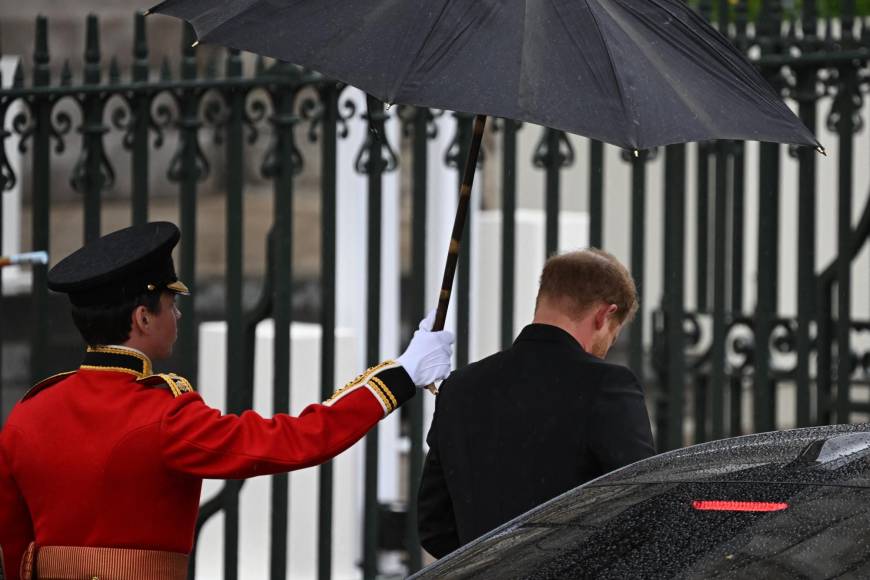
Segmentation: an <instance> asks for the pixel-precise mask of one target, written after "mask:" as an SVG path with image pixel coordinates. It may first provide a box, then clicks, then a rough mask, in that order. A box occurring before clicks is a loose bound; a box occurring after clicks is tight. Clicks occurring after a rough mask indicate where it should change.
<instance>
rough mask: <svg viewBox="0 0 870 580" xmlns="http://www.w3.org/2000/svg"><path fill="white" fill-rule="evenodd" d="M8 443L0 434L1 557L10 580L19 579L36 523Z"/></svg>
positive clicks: (7, 577) (7, 578)
mask: <svg viewBox="0 0 870 580" xmlns="http://www.w3.org/2000/svg"><path fill="white" fill-rule="evenodd" d="M4 445H5V442H4V439H3V435H2V434H0V549H2V555H0V560H2V566H3V571H4V572H5V574H6V580H18V566H19V564H20V562H21V556H22V555H23V554H24V551H25V550H26V549H27V546H28V544H30V542H32V541H33V523H32V522H31V521H30V512H29V511H28V510H27V505H26V504H25V503H24V499H23V498H22V497H21V492H20V491H19V489H18V486H17V484H16V483H15V480H14V479H13V477H12V470H11V469H10V467H9V463H8V462H7V459H6V451H5V449H4Z"/></svg>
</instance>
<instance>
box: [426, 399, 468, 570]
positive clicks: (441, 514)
mask: <svg viewBox="0 0 870 580" xmlns="http://www.w3.org/2000/svg"><path fill="white" fill-rule="evenodd" d="M441 392H442V394H443V393H444V386H443V385H442V389H441ZM441 396H442V395H439V399H440V397H441ZM437 429H438V410H437V402H436V410H435V416H434V417H433V419H432V427H431V428H430V429H429V434H428V435H427V437H426V442H427V443H428V444H429V453H428V454H427V455H426V462H425V463H424V464H423V476H422V477H421V479H420V492H419V494H418V496H417V531H418V532H419V535H420V544H421V545H422V546H423V548H424V549H425V550H426V551H427V552H429V553H430V554H432V555H433V556H435V557H436V558H443V557H444V556H446V555H447V554H449V553H450V552H452V551H453V550H455V549H456V548H458V547H459V533H458V532H457V530H456V517H455V515H454V513H453V501H452V500H451V499H450V491H449V490H448V489H447V480H446V479H445V477H444V470H443V469H442V467H441V460H440V458H439V456H438V436H437Z"/></svg>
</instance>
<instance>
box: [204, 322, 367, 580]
mask: <svg viewBox="0 0 870 580" xmlns="http://www.w3.org/2000/svg"><path fill="white" fill-rule="evenodd" d="M256 336H257V338H256V351H255V356H254V410H255V411H256V412H257V413H260V414H261V415H263V416H265V417H270V416H271V415H272V414H273V413H272V370H273V363H272V361H273V356H272V355H273V352H272V344H273V339H274V327H273V325H272V321H271V320H267V321H264V322H262V323H261V324H259V325H258V326H257V335H256ZM199 338H200V343H199V376H200V378H199V384H198V385H196V387H197V390H198V391H199V392H200V393H201V394H202V396H203V398H204V399H205V401H206V402H207V403H208V404H209V405H211V406H213V407H216V408H218V409H222V410H223V409H225V408H226V376H225V369H226V355H227V353H226V324H225V323H224V322H209V323H205V324H202V325H201V326H200V330H199ZM320 342H321V328H320V326H319V325H315V324H301V323H293V325H292V327H291V348H290V350H291V356H290V369H291V374H290V412H291V414H293V415H298V414H299V413H300V412H302V410H303V409H304V408H305V407H306V406H307V405H308V404H310V403H315V402H319V401H320V400H321V398H320V388H321V385H320ZM357 345H358V341H357V338H356V337H355V336H354V334H353V333H352V332H351V331H349V330H347V329H342V328H339V329H336V332H335V376H336V380H338V381H339V382H343V381H345V380H350V379H352V378H353V377H355V376H356V375H357V374H359V372H360V371H361V370H362V369H360V368H359V366H358V365H357V364H356V362H355V361H356V354H357V349H358V346H357ZM336 386H341V385H340V384H339V385H336ZM362 450H363V444H362V442H360V443H357V444H356V445H354V446H353V447H351V448H350V449H348V450H347V451H345V452H344V453H343V454H341V455H340V456H339V457H338V458H337V459H336V460H335V462H334V465H335V469H334V487H333V502H334V503H333V528H332V529H333V536H332V554H333V557H332V570H333V578H336V579H337V580H342V579H351V578H358V577H359V569H358V567H357V563H358V561H359V559H360V553H361V546H362V535H361V530H362V524H361V522H362V481H363V456H362ZM222 485H223V482H222V481H216V480H209V481H206V482H205V484H204V486H203V493H202V501H203V502H205V501H207V500H208V499H209V498H211V497H213V496H214V494H215V493H217V492H218V490H220V488H221V487H222ZM317 486H318V471H317V469H303V470H300V471H296V472H293V473H291V474H290V492H289V495H290V499H289V502H290V514H289V521H290V531H289V534H288V538H287V540H288V541H287V554H288V561H289V565H288V578H294V579H296V578H299V579H302V580H304V579H307V578H312V579H313V578H316V576H317V530H318V525H317V506H318V503H319V497H318V490H317ZM271 490H272V486H271V482H270V478H269V477H256V478H253V479H249V480H248V481H247V482H246V483H245V485H244V487H243V488H242V492H241V499H240V513H241V516H240V518H241V523H240V526H239V578H240V579H242V580H262V579H263V578H268V577H269V554H270V552H269V550H270V545H271V540H270V533H269V527H270V517H271V497H272V491H271ZM223 531H224V519H223V516H222V515H218V516H216V517H214V518H212V519H211V520H209V522H208V523H207V524H206V525H205V526H204V528H203V530H202V533H201V535H200V538H199V548H198V550H197V555H196V558H197V560H196V565H197V568H196V577H197V578H198V579H201V580H221V579H222V578H223Z"/></svg>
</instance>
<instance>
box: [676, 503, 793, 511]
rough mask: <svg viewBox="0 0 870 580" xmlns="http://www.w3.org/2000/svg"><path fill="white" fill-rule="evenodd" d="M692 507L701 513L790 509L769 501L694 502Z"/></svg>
mask: <svg viewBox="0 0 870 580" xmlns="http://www.w3.org/2000/svg"><path fill="white" fill-rule="evenodd" d="M692 507H693V508H695V509H696V510H699V511H713V512H778V511H780V510H784V509H786V508H787V507H788V504H787V503H782V502H768V501H705V500H704V501H702V500H694V501H693V502H692Z"/></svg>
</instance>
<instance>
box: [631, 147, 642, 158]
mask: <svg viewBox="0 0 870 580" xmlns="http://www.w3.org/2000/svg"><path fill="white" fill-rule="evenodd" d="M632 153H634V157H635V158H638V157H640V151H638V150H637V149H632Z"/></svg>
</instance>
